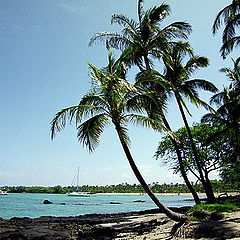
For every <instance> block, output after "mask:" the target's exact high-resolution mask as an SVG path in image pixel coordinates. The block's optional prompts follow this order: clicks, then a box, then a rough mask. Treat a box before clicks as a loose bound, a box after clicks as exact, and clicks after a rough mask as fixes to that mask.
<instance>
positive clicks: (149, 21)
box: [89, 0, 200, 204]
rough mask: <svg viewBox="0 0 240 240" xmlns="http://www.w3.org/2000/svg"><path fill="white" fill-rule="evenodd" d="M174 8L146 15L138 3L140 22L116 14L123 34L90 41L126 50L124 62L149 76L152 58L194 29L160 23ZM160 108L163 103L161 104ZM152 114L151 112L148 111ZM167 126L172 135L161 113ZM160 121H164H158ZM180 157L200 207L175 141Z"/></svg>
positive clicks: (101, 35)
mask: <svg viewBox="0 0 240 240" xmlns="http://www.w3.org/2000/svg"><path fill="white" fill-rule="evenodd" d="M169 13H170V7H169V5H167V4H164V3H163V4H161V5H160V6H158V7H156V6H155V7H152V8H151V9H149V10H147V11H146V12H145V11H144V10H143V1H142V0H139V1H138V22H137V21H135V20H133V19H129V18H128V17H126V16H124V15H121V14H120V15H119V14H114V15H113V16H112V19H111V23H117V24H119V25H121V26H122V27H123V30H122V33H118V32H100V33H97V34H95V35H94V36H93V37H92V38H91V40H90V44H89V45H90V46H91V45H92V44H93V43H94V42H96V41H106V46H107V48H108V49H109V48H111V47H113V48H116V49H120V50H122V55H121V57H120V58H121V59H123V60H124V61H125V62H127V64H128V65H129V66H131V65H137V66H138V67H139V69H140V70H141V71H144V69H146V70H147V72H148V73H149V72H150V71H151V68H152V62H151V60H150V58H149V57H150V56H151V57H152V58H159V54H160V52H161V51H162V49H164V48H165V47H166V46H167V45H168V44H169V42H170V41H172V40H173V39H174V38H176V37H180V38H185V39H186V38H187V37H188V35H189V33H190V32H191V26H190V25H189V24H188V23H185V22H173V23H171V24H169V25H167V26H165V27H163V28H160V23H161V22H162V21H163V20H164V19H165V18H166V17H167V16H168V15H169ZM158 106H159V107H160V104H159V102H158ZM148 112H150V111H148ZM161 116H162V118H163V120H164V121H163V124H164V125H165V127H166V128H168V129H169V131H168V132H169V133H170V132H171V128H170V125H169V123H168V121H167V119H166V117H165V116H164V114H163V111H161ZM158 120H160V119H159V118H158ZM171 139H172V141H173V143H174V145H175V147H176V151H177V154H178V156H179V163H180V166H182V168H181V171H182V176H183V178H184V180H185V182H186V184H187V186H188V188H189V189H190V191H191V193H192V195H193V197H194V199H195V202H196V204H198V203H200V199H199V197H198V195H197V193H196V191H195V190H194V188H193V187H192V185H191V183H190V181H189V180H188V177H187V174H186V172H185V170H184V168H183V163H182V159H181V154H180V151H179V150H178V145H177V142H176V141H175V139H174V138H171Z"/></svg>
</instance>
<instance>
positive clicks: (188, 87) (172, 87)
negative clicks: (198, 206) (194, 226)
mask: <svg viewBox="0 0 240 240" xmlns="http://www.w3.org/2000/svg"><path fill="white" fill-rule="evenodd" d="M186 57H189V60H188V61H187V62H186V63H185V64H184V63H183V60H184V59H185V58H186ZM162 60H163V62H164V73H163V74H161V73H159V72H156V71H155V72H154V73H153V74H152V76H153V78H152V79H149V77H148V78H147V79H144V78H143V80H140V81H139V84H143V83H145V82H149V81H150V82H153V83H154V84H156V85H159V86H160V87H161V88H162V87H163V88H165V90H166V91H167V93H168V95H169V96H170V97H171V96H174V98H175V99H176V102H177V106H178V108H179V111H180V113H181V116H182V119H183V122H184V124H185V127H186V129H187V132H188V135H189V139H190V143H191V146H192V150H193V154H194V157H195V161H196V165H197V167H198V171H199V175H200V178H201V180H202V184H203V187H204V189H205V192H206V195H207V197H208V201H209V202H214V201H215V197H214V194H213V191H212V188H211V184H210V182H206V180H205V178H204V175H203V171H202V168H201V163H200V161H199V157H198V154H197V151H196V147H195V143H194V141H193V138H192V134H191V131H190V127H189V124H188V121H187V117H186V114H185V111H184V109H185V110H187V112H188V113H189V114H190V112H189V110H188V108H187V105H186V103H185V101H184V97H185V98H187V99H189V100H190V101H191V102H192V103H193V104H195V105H196V106H204V107H205V108H207V109H210V106H209V105H208V104H207V103H205V102H204V101H202V100H201V99H200V98H199V95H198V91H197V90H198V89H203V90H207V91H211V92H216V91H217V89H216V87H215V86H214V85H213V84H212V83H210V82H208V81H206V80H204V79H190V76H191V74H192V73H194V72H195V71H196V70H197V69H199V68H201V67H206V66H207V65H208V59H207V58H205V57H200V56H195V55H194V53H193V50H192V48H191V47H190V45H189V44H188V43H183V42H177V43H172V44H170V45H169V47H167V48H165V49H164V50H163V52H162Z"/></svg>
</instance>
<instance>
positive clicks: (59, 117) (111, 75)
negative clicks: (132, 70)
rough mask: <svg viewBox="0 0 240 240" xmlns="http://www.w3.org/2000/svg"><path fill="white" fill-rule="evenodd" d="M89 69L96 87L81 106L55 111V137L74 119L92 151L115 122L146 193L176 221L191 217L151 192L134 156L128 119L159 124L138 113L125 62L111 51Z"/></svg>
mask: <svg viewBox="0 0 240 240" xmlns="http://www.w3.org/2000/svg"><path fill="white" fill-rule="evenodd" d="M89 69H90V75H91V78H92V84H93V89H92V90H91V91H90V92H89V93H88V94H86V95H84V96H83V98H82V99H81V100H80V102H79V104H78V105H76V106H72V107H69V108H65V109H63V110H61V111H60V112H58V113H57V114H56V116H55V118H54V119H53V120H52V123H51V125H52V129H51V132H52V138H53V137H54V135H55V134H56V132H58V131H60V130H61V129H63V128H64V126H65V125H66V121H67V119H69V121H70V122H72V121H73V120H75V122H76V128H77V136H78V139H79V141H80V142H82V143H83V145H85V146H87V147H88V149H89V151H93V150H94V149H95V147H96V146H97V145H98V143H99V137H100V135H101V133H102V132H103V130H104V128H105V127H106V126H107V125H109V124H110V122H112V123H113V125H114V126H115V129H116V131H117V134H118V138H119V140H120V143H121V145H122V148H123V150H124V153H125V155H126V157H127V159H128V162H129V164H130V166H131V168H132V170H133V172H134V174H135V176H136V178H137V179H138V181H139V182H140V184H141V185H142V187H143V188H144V190H145V191H146V193H147V194H148V195H149V197H150V198H151V199H152V200H153V201H154V203H155V204H156V205H157V206H158V207H159V208H160V209H161V210H162V211H163V212H164V213H165V214H166V215H167V216H168V217H170V218H171V219H173V220H175V221H181V222H183V221H186V220H187V219H188V218H187V217H186V216H185V215H182V214H178V213H175V212H173V211H171V210H170V209H168V208H167V207H166V206H165V205H164V204H162V203H161V202H160V201H159V200H158V198H157V197H156V196H155V195H154V194H153V193H152V191H151V190H150V188H149V186H148V185H147V183H146V182H145V180H144V179H143V177H142V175H141V173H140V172H139V170H138V168H137V166H136V164H135V162H134V160H133V157H132V155H131V152H130V149H129V142H130V140H129V137H128V134H127V127H126V124H127V122H128V121H131V122H134V123H139V124H143V125H145V126H149V127H150V126H151V127H153V128H155V129H159V128H160V125H159V123H157V122H155V121H153V120H152V119H150V118H147V117H144V116H142V115H137V114H136V112H140V113H141V112H142V108H141V106H138V105H136V104H135V103H136V102H135V101H133V102H131V98H132V96H134V95H135V94H136V93H137V92H136V89H135V88H134V87H133V86H132V85H131V84H129V83H128V82H127V81H126V80H125V74H126V68H125V65H124V64H123V63H121V62H118V61H117V62H115V61H114V59H113V57H112V55H111V54H110V56H109V64H108V66H107V67H106V68H102V69H98V68H96V67H94V66H93V65H91V64H89ZM133 103H134V104H133ZM129 111H133V113H130V112H129ZM134 112H135V114H134ZM85 119H86V120H85Z"/></svg>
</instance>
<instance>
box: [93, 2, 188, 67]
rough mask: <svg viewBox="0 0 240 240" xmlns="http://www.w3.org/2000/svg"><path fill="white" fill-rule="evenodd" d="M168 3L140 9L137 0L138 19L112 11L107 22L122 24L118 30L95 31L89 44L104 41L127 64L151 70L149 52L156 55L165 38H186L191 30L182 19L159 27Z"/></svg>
mask: <svg viewBox="0 0 240 240" xmlns="http://www.w3.org/2000/svg"><path fill="white" fill-rule="evenodd" d="M169 13H170V7H169V5H167V4H164V3H162V4H161V5H160V6H158V7H156V6H154V7H152V8H150V9H149V10H147V11H144V10H143V0H139V1H138V21H135V20H134V19H130V18H128V17H127V16H124V15H122V14H113V15H112V18H111V23H112V24H113V23H117V24H119V25H120V26H122V27H123V29H122V31H121V33H119V32H99V33H97V34H95V35H94V36H93V37H92V38H91V40H90V43H89V45H90V46H91V45H92V44H93V43H95V42H96V41H100V42H103V41H105V42H106V47H107V48H108V49H109V48H115V49H119V50H121V51H122V56H121V58H122V59H124V60H125V61H126V62H127V63H128V64H129V66H132V65H137V66H138V67H139V69H140V70H143V69H147V70H148V71H150V70H151V65H152V62H151V60H150V58H149V56H151V57H153V58H158V57H159V51H161V49H163V48H164V47H165V46H166V45H167V44H168V42H169V41H172V40H173V39H174V38H176V37H180V38H187V37H188V35H189V33H190V32H191V26H190V25H189V24H188V23H185V22H181V21H178V22H173V23H171V24H169V25H167V26H165V27H163V28H161V27H160V23H161V22H162V21H163V20H164V19H165V18H166V17H167V16H168V15H169Z"/></svg>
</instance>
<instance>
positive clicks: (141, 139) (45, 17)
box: [0, 0, 232, 186]
mask: <svg viewBox="0 0 240 240" xmlns="http://www.w3.org/2000/svg"><path fill="white" fill-rule="evenodd" d="M165 2H166V3H167V4H169V5H170V7H171V10H172V12H171V16H170V17H168V18H167V19H166V20H165V21H164V22H163V26H164V25H166V24H167V23H170V22H172V21H178V20H183V21H187V22H189V23H190V24H191V25H192V26H193V33H192V34H191V36H190V39H189V41H190V43H191V45H192V47H193V48H194V50H195V52H196V53H197V54H198V55H202V56H207V57H208V58H209V59H210V66H209V67H208V68H207V69H204V70H201V71H199V72H198V73H197V74H196V75H195V77H199V78H205V79H208V80H210V81H212V82H213V83H215V84H216V85H217V86H218V87H219V88H220V89H221V88H222V86H223V85H227V84H228V81H227V80H226V78H225V76H224V75H223V74H222V73H219V69H220V68H221V67H226V66H230V67H231V66H232V65H231V60H230V57H229V58H228V59H227V60H224V61H223V60H222V59H221V58H220V54H219V49H220V46H221V36H220V33H221V31H220V32H219V34H217V35H216V36H215V37H214V36H213V35H212V33H211V27H212V24H213V21H214V18H215V16H216V14H217V13H218V11H219V10H220V9H222V8H223V7H224V6H226V5H227V4H229V3H230V0H221V1H219V0H211V1H207V0H203V1H197V0H177V1H174V0H166V1H165ZM144 3H145V7H146V8H148V7H150V6H152V5H158V4H161V3H162V1H157V0H145V2H144ZM136 6H137V0H118V1H112V0H88V1H86V0H51V1H49V0H38V1H36V0H21V1H18V0H1V1H0V56H1V57H0V82H1V87H0V112H1V117H0V186H4V185H27V186H33V185H41V186H53V185H58V184H60V185H70V184H71V182H72V178H73V176H74V173H75V171H76V169H77V167H78V166H80V175H81V179H80V184H89V185H107V184H117V183H122V182H129V183H133V182H136V180H135V177H134V176H133V174H132V172H131V170H130V167H129V165H128V162H127V160H126V158H125V156H124V154H123V152H122V149H121V146H120V144H119V142H118V139H117V136H116V134H115V132H114V129H113V128H112V127H109V128H108V129H106V131H105V132H104V134H103V135H102V138H101V142H100V146H99V147H98V149H97V150H96V151H95V152H94V153H92V154H89V153H88V151H87V150H86V149H84V148H83V147H82V146H81V145H80V144H79V143H78V142H77V139H76V131H75V129H74V127H71V126H68V127H66V129H65V130H64V131H62V132H61V133H60V134H58V136H57V137H56V138H55V140H54V141H51V140H50V122H51V120H52V118H53V117H54V114H55V113H56V112H57V111H59V110H60V109H62V108H64V107H67V106H70V105H74V104H76V103H77V102H78V101H79V99H80V98H81V96H82V95H83V94H84V93H85V92H86V91H88V89H89V86H90V85H89V82H90V79H89V76H88V67H87V62H90V63H92V64H93V65H95V66H97V67H102V66H104V65H105V64H106V56H107V51H106V49H105V48H104V45H103V44H98V45H94V46H93V47H91V48H89V47H88V43H89V40H90V38H91V37H92V36H93V34H94V33H96V32H99V31H115V30H117V29H118V28H117V26H115V25H111V24H110V17H111V15H112V14H113V13H122V14H126V15H127V16H129V17H131V18H134V19H136V17H137V9H136ZM129 76H130V78H133V77H134V75H133V74H132V75H131V74H130V75H129ZM129 80H131V81H133V79H129ZM203 97H205V98H206V97H208V95H206V94H204V95H203ZM203 112H204V111H203V110H202V109H194V108H193V109H192V114H193V117H191V118H189V121H190V122H194V121H198V120H199V119H200V117H201V116H202V114H203ZM168 117H169V119H170V121H171V123H172V126H173V128H174V129H177V128H179V127H181V126H182V121H181V118H180V117H179V116H178V113H177V111H176V108H174V107H173V106H172V105H169V113H168ZM129 129H130V132H129V133H130V137H131V141H132V145H131V151H132V154H133V156H134V158H135V160H136V163H137V165H138V166H139V168H140V170H141V172H142V174H143V176H144V177H145V179H146V181H147V182H149V183H151V182H159V183H164V182H165V183H171V182H182V180H181V179H180V178H179V176H176V175H172V173H171V171H168V170H167V169H168V168H166V167H163V166H161V164H160V161H156V160H155V159H153V154H154V151H155V150H156V147H157V143H158V141H159V140H160V139H161V135H159V133H155V132H153V131H151V130H147V129H141V128H139V127H138V128H137V127H131V126H130V127H129Z"/></svg>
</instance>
